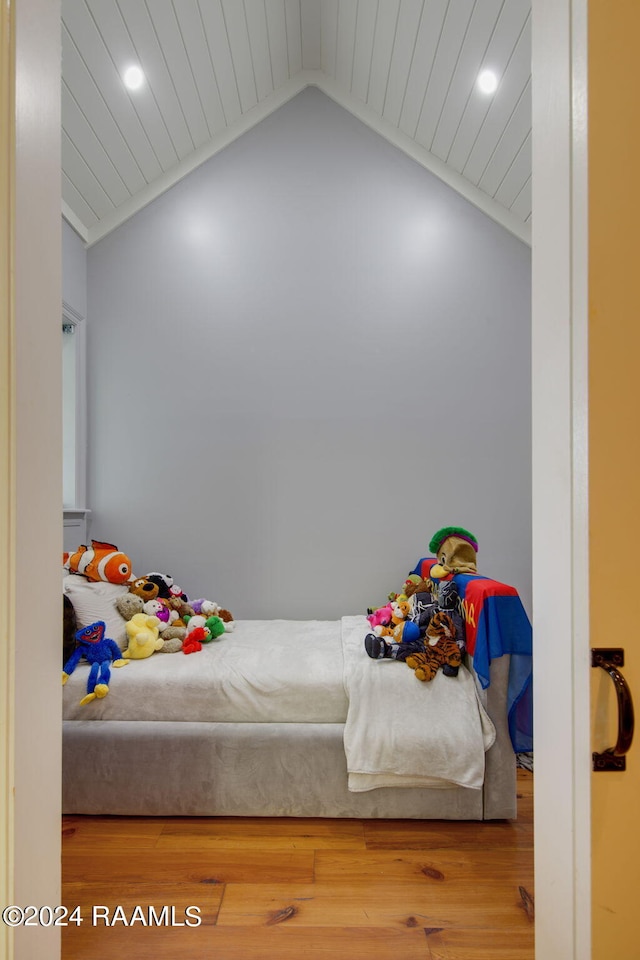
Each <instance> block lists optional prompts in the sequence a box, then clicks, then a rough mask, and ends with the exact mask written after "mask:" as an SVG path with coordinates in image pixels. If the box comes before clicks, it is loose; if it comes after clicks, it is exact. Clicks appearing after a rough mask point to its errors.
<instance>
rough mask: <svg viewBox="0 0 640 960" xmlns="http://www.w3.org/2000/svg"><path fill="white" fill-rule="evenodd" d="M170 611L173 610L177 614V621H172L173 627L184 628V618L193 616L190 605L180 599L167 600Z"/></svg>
mask: <svg viewBox="0 0 640 960" xmlns="http://www.w3.org/2000/svg"><path fill="white" fill-rule="evenodd" d="M167 603H168V604H169V607H170V609H171V610H175V612H176V614H177V619H174V620H173V621H172V623H173V625H174V626H180V627H186V625H187V624H186V620H185V617H193V616H195V610H194V609H193V607H192V606H191V604H190V603H187V601H186V600H183V599H182V598H181V597H173V596H172V597H169V599H168V600H167Z"/></svg>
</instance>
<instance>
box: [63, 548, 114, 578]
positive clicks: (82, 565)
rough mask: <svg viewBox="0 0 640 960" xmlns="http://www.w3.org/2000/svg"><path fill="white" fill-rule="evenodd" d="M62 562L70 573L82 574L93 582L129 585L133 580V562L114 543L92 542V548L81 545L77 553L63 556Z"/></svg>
mask: <svg viewBox="0 0 640 960" xmlns="http://www.w3.org/2000/svg"><path fill="white" fill-rule="evenodd" d="M62 562H63V564H64V566H65V567H66V568H67V569H68V570H69V572H70V573H81V574H82V576H83V577H86V578H87V580H92V581H93V582H98V581H99V580H106V581H107V583H127V582H128V581H129V580H130V579H131V560H130V559H129V557H128V556H127V555H126V553H122V551H121V550H118V548H117V547H116V546H115V545H114V544H113V543H102V542H101V541H99V540H92V541H91V546H90V547H87V546H85V545H84V544H81V545H80V546H79V547H78V549H77V550H76V551H75V553H65V554H63V557H62Z"/></svg>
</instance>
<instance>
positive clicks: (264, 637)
mask: <svg viewBox="0 0 640 960" xmlns="http://www.w3.org/2000/svg"><path fill="white" fill-rule="evenodd" d="M367 630H368V624H367V621H366V619H365V617H364V616H351V617H343V618H342V620H341V621H340V620H335V621H320V620H303V621H295V620H242V621H237V623H236V628H235V630H234V632H233V633H230V634H225V635H223V636H222V637H221V638H220V639H219V640H217V641H214V642H213V643H209V644H206V645H205V646H204V647H203V649H202V650H201V651H199V652H198V653H193V654H189V655H185V654H183V653H173V654H161V653H154V654H153V655H152V656H151V657H149V658H148V659H145V660H133V661H131V662H130V663H129V664H128V665H127V666H125V667H121V668H113V669H112V671H111V682H110V686H109V693H108V695H107V696H106V697H105V698H103V699H96V700H94V701H92V702H91V703H88V704H86V705H85V706H80V700H81V699H82V697H83V696H84V694H85V692H86V682H87V676H88V673H89V666H88V665H87V664H86V663H81V664H80V665H79V666H78V667H77V668H76V670H75V672H74V673H73V674H72V675H71V677H70V678H69V680H68V682H67V684H66V686H65V687H64V693H63V696H64V710H63V716H64V719H65V720H83V721H87V720H88V721H91V720H114V721H123V720H126V721H128V720H133V721H145V720H146V721H148V720H151V721H170V722H176V723H187V722H201V723H202V722H204V723H258V724H277V723H287V724H294V723H302V724H307V723H309V724H311V723H320V724H325V723H327V724H333V723H338V724H345V729H344V747H345V754H346V759H347V768H348V777H349V780H348V783H349V790H350V791H352V792H363V791H367V790H373V789H375V788H378V787H452V786H463V787H469V788H471V789H480V788H481V787H482V784H483V780H484V752H485V750H487V749H488V748H489V747H490V746H491V744H492V743H493V741H494V739H495V729H494V727H493V724H492V723H491V720H490V719H489V717H488V716H487V714H486V712H485V711H484V709H483V708H482V706H481V704H480V702H479V699H478V695H477V690H476V685H475V681H474V679H473V677H472V676H471V674H470V673H469V672H468V671H467V670H466V669H464V668H462V669H461V670H460V673H459V674H458V676H457V677H455V678H453V677H446V676H445V675H444V674H443V673H442V671H440V672H439V673H438V674H437V676H436V677H435V678H434V680H432V681H431V682H430V683H421V682H420V681H419V680H417V679H416V678H415V677H414V675H413V672H412V671H411V670H410V669H409V668H408V667H407V666H406V665H405V664H404V663H399V662H397V661H395V660H371V659H370V658H369V657H368V656H367V655H366V653H365V650H364V642H363V641H364V636H365V634H366V633H367Z"/></svg>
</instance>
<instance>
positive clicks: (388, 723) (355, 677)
mask: <svg viewBox="0 0 640 960" xmlns="http://www.w3.org/2000/svg"><path fill="white" fill-rule="evenodd" d="M368 630H369V625H368V623H367V620H366V618H365V617H363V616H357V617H343V618H342V649H343V655H344V682H345V689H346V692H347V696H348V698H349V708H348V711H347V721H346V724H345V730H344V748H345V753H346V756H347V769H348V773H349V790H350V791H352V792H354V793H361V792H364V791H366V790H373V789H376V788H377V787H441V788H447V787H452V786H461V787H468V788H470V789H472V790H479V789H481V787H482V784H483V781H484V754H485V751H486V750H488V749H489V747H490V746H491V745H492V744H493V742H494V740H495V737H496V731H495V727H494V726H493V723H492V722H491V720H490V719H489V717H488V715H487V713H486V711H485V710H484V708H483V706H482V704H481V703H480V700H479V698H478V692H477V689H476V684H475V680H474V679H473V677H472V676H471V674H470V673H469V671H468V670H467V669H466V668H465V667H461V668H460V671H459V673H458V676H457V677H447V676H445V674H444V673H443V672H442V670H440V671H439V672H438V673H437V675H436V676H435V677H434V679H433V680H431V681H429V682H421V681H420V680H418V679H417V678H416V677H415V676H414V673H413V671H412V670H410V669H409V667H407V665H406V664H404V663H402V662H398V661H397V660H372V659H371V658H370V657H368V656H367V654H366V652H365V649H364V637H365V635H366V633H367V632H368Z"/></svg>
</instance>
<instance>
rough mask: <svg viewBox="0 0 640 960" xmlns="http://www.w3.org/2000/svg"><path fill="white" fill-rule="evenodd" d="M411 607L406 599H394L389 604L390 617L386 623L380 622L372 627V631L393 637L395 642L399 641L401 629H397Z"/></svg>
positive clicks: (405, 618) (379, 634)
mask: <svg viewBox="0 0 640 960" xmlns="http://www.w3.org/2000/svg"><path fill="white" fill-rule="evenodd" d="M410 611H411V607H410V605H409V601H408V600H394V601H393V602H392V604H391V619H390V621H389V623H387V624H380V625H379V626H377V627H375V628H374V631H373V632H374V633H377V634H378V636H379V637H393V638H394V639H396V642H398V643H399V642H400V640H401V637H402V632H403V630H402V629H398V628H399V627H400V625H401V624H403V623H404V621H405V620H407V618H408V617H409V613H410Z"/></svg>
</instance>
